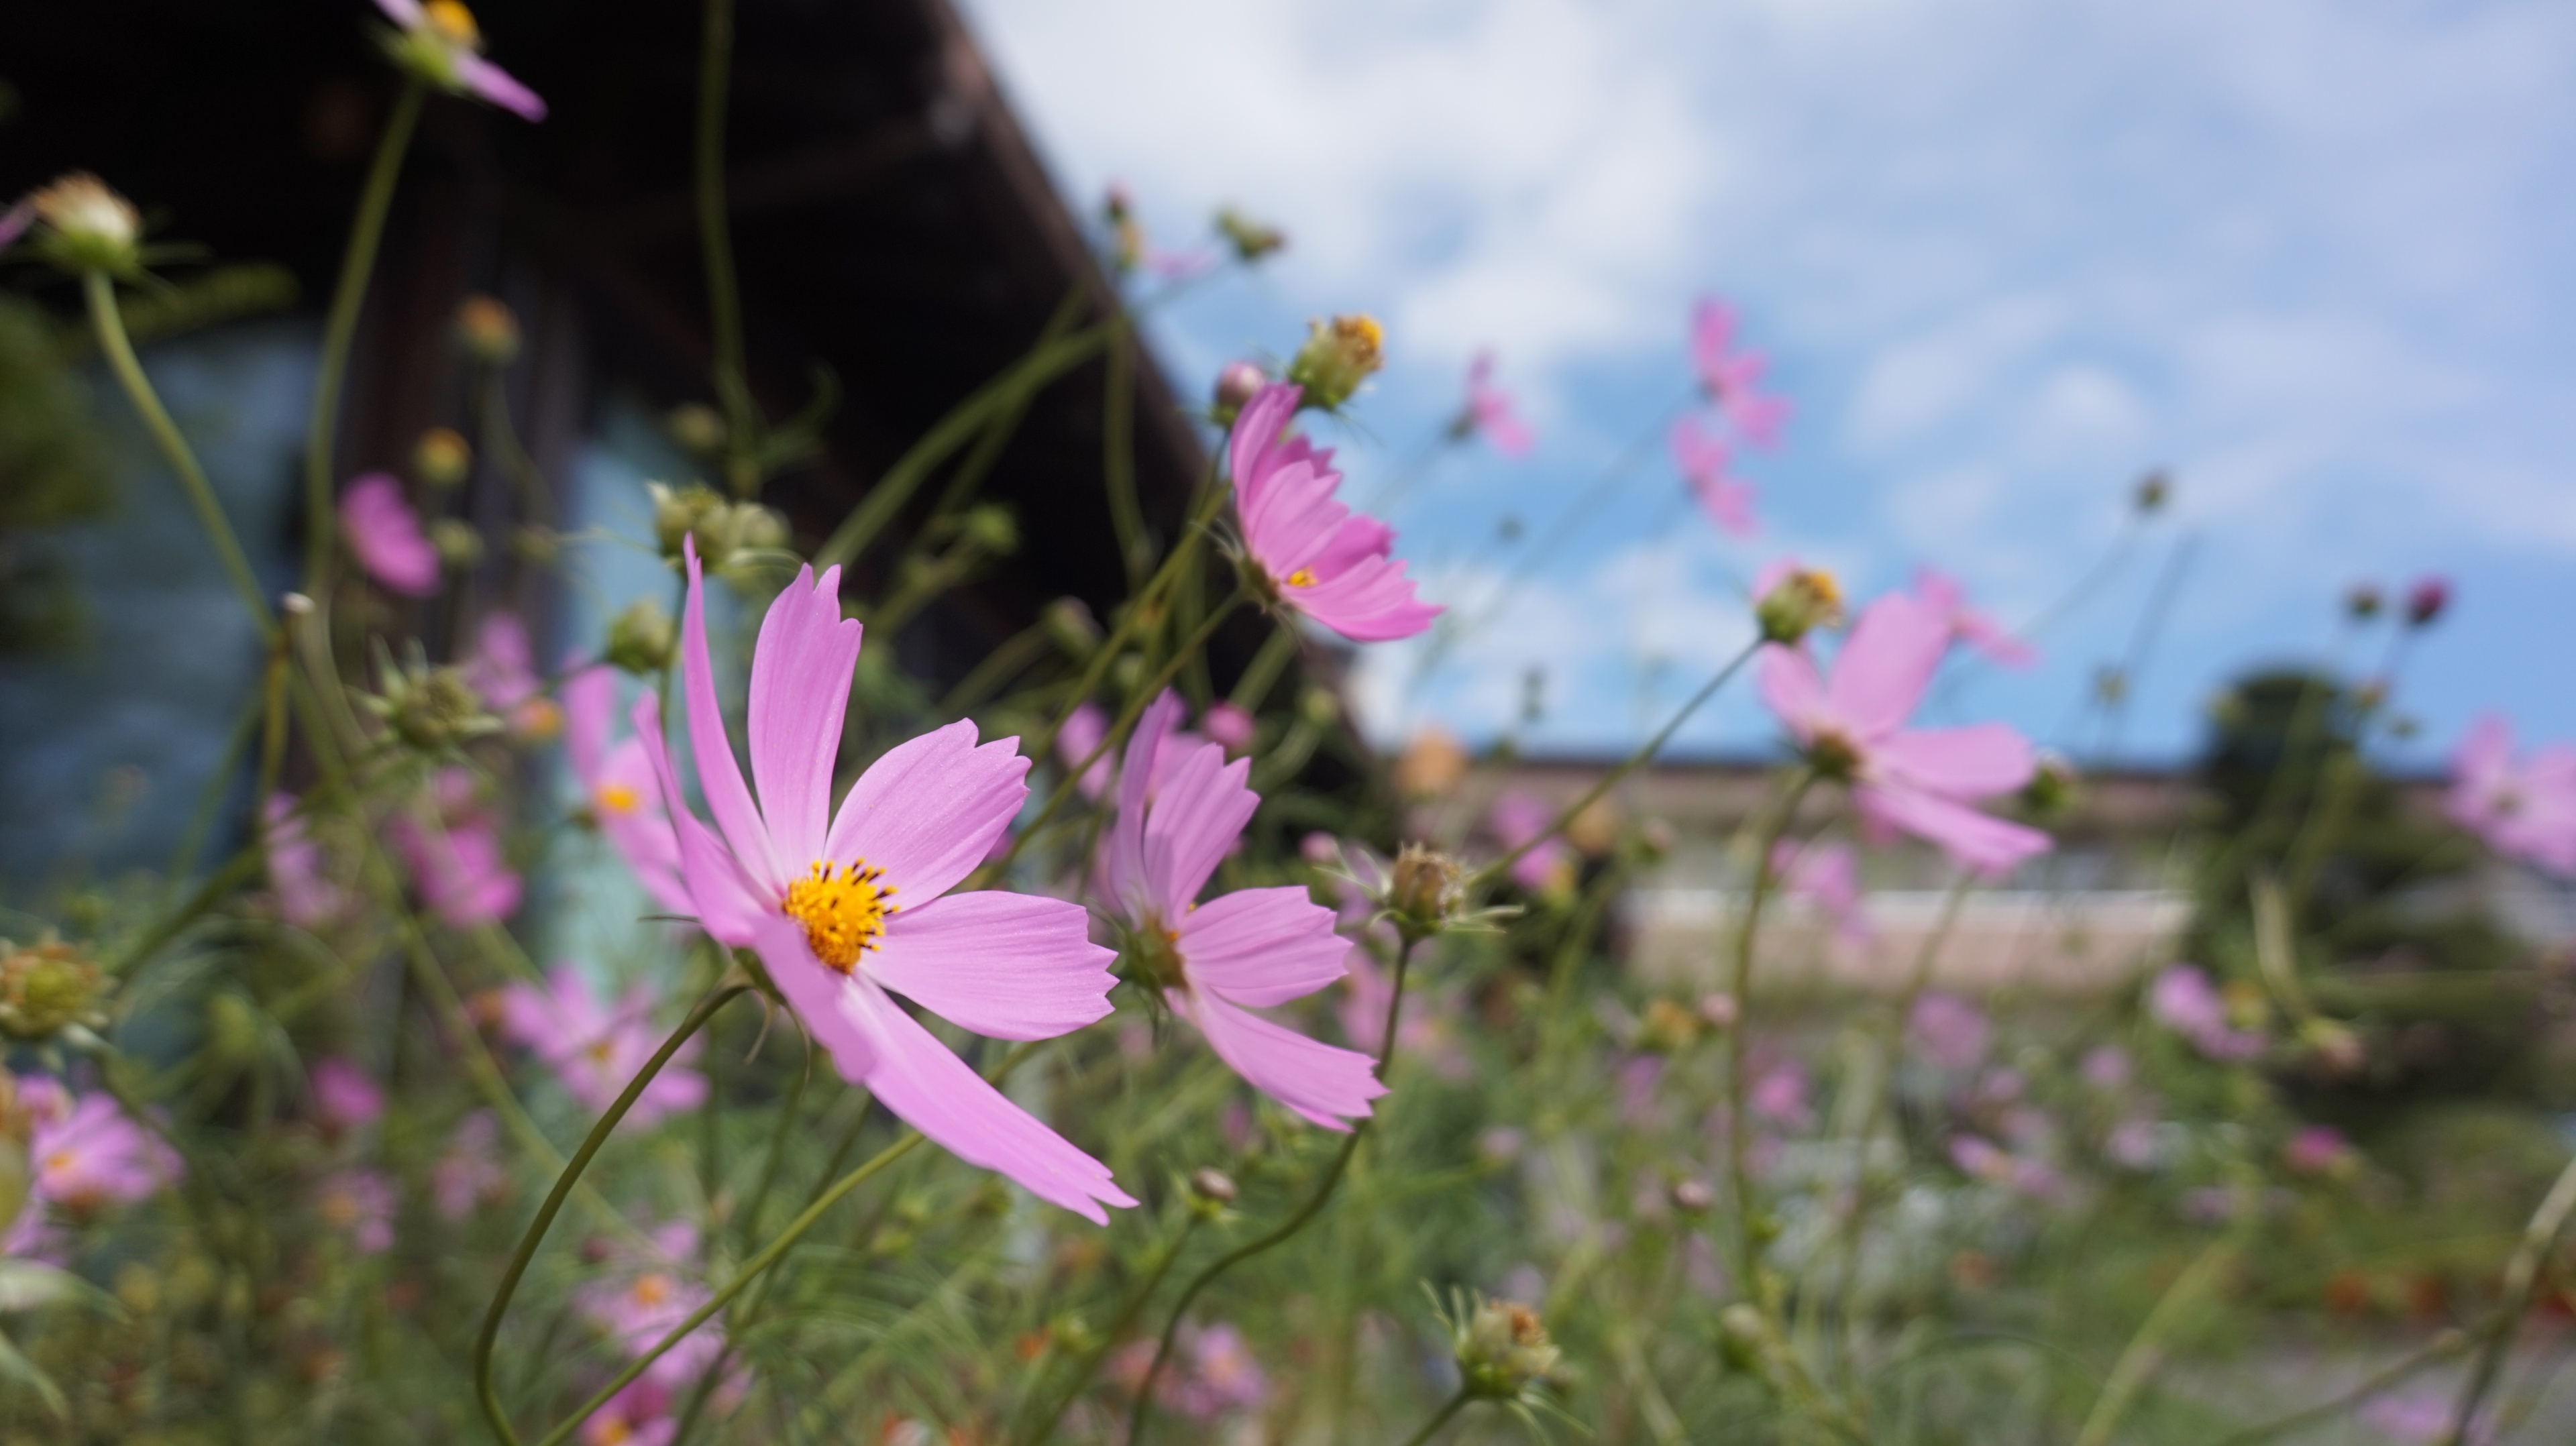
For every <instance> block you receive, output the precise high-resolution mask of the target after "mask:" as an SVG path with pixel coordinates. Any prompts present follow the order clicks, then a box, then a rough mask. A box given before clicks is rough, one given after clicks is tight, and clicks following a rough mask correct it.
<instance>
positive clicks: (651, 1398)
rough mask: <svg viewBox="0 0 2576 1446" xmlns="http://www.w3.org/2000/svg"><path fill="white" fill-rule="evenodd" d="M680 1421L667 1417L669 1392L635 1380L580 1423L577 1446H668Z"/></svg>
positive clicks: (653, 1383) (650, 1382)
mask: <svg viewBox="0 0 2576 1446" xmlns="http://www.w3.org/2000/svg"><path fill="white" fill-rule="evenodd" d="M679 1434H680V1419H679V1418H678V1417H677V1416H674V1415H672V1414H671V1388H670V1387H669V1386H668V1385H665V1384H664V1383H662V1382H661V1381H657V1380H655V1379H654V1378H653V1377H652V1376H651V1375H643V1376H638V1377H637V1378H635V1379H634V1380H632V1381H629V1382H628V1383H627V1384H626V1388H625V1389H624V1390H622V1391H619V1392H618V1393H617V1394H616V1395H614V1396H611V1397H609V1398H608V1404H607V1405H604V1406H602V1407H600V1408H599V1414H597V1415H595V1416H593V1417H591V1418H590V1419H589V1420H587V1421H584V1422H582V1423H581V1431H580V1433H579V1436H578V1438H577V1439H578V1440H580V1442H581V1446H671V1440H672V1438H673V1437H676V1436H678V1435H679Z"/></svg>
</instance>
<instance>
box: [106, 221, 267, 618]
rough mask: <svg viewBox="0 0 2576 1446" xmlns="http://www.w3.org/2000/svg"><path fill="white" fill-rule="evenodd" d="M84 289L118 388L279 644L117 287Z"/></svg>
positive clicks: (262, 597)
mask: <svg viewBox="0 0 2576 1446" xmlns="http://www.w3.org/2000/svg"><path fill="white" fill-rule="evenodd" d="M81 290H82V292H83V293H84V294H86V295H87V296H88V298H89V319H90V325H91V326H92V327H93V328H94V329H95V330H96V331H97V332H98V346H99V350H100V351H101V352H103V353H105V354H106V356H107V364H108V368H109V370H111V371H113V372H115V373H116V380H117V383H118V384H119V385H121V386H122V387H124V388H125V397H126V400H127V401H130V402H132V403H133V404H134V410H135V411H136V412H137V413H140V414H141V415H142V418H143V425H144V426H145V427H146V428H147V429H149V430H150V431H151V433H152V440H153V441H154V442H156V443H158V444H159V445H160V448H161V455H162V456H163V457H164V458H166V459H168V461H169V463H170V468H171V470H172V471H174V472H177V473H178V474H179V485H180V487H181V488H182V489H183V490H184V491H186V493H187V494H188V505H189V506H190V507H192V508H194V509H195V510H196V513H197V522H198V525H200V526H202V527H204V528H205V529H206V540H207V541H209V542H211V543H213V544H214V547H215V556H216V557H217V558H219V559H221V560H222V562H223V565H224V573H225V575H226V576H227V577H228V578H230V580H231V582H232V585H233V590H234V591H235V592H238V593H240V594H241V600H242V606H244V607H246V608H248V609H250V616H251V621H252V622H254V623H256V624H258V625H259V636H260V641H261V642H263V643H267V644H271V645H274V644H275V642H276V640H277V614H276V613H275V612H274V611H272V610H271V609H270V607H269V605H268V597H267V595H266V594H265V593H263V592H261V590H260V586H259V574H258V573H256V572H254V571H252V570H251V565H250V558H249V557H248V556H247V555H245V554H244V553H243V552H242V545H241V539H239V538H237V537H235V536H234V535H233V525H232V523H231V522H230V521H229V520H228V519H226V518H225V516H224V504H223V502H222V500H221V499H219V498H217V497H216V496H215V489H214V484H212V483H210V482H208V481H207V480H206V469H205V468H203V467H200V466H198V465H197V454H196V453H195V452H194V451H192V450H190V449H189V446H188V439H187V438H186V437H183V436H181V435H180V434H179V426H178V424H177V423H176V422H173V421H171V420H170V413H169V410H168V409H167V408H165V407H163V406H162V405H161V396H160V394H159V393H158V392H155V391H154V390H152V380H151V378H149V377H146V376H145V375H144V374H143V363H141V362H139V361H137V360H135V357H134V343H133V342H132V341H131V340H130V339H128V338H127V336H126V334H125V318H124V317H123V316H122V315H121V314H119V313H118V311H117V309H116V283H115V282H114V281H112V280H110V279H109V277H108V274H107V273H106V272H104V271H85V272H82V273H81Z"/></svg>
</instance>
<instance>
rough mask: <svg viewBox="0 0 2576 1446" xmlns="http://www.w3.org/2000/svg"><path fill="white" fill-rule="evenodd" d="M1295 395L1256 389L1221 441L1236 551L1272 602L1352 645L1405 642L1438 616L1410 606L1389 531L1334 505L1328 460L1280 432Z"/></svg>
mask: <svg viewBox="0 0 2576 1446" xmlns="http://www.w3.org/2000/svg"><path fill="white" fill-rule="evenodd" d="M1301 395H1303V393H1302V392H1301V390H1300V389H1299V388H1297V387H1295V386H1293V385H1290V384H1288V383H1284V382H1277V383H1272V384H1271V385H1269V386H1265V387H1263V388H1262V389H1261V392H1260V394H1259V395H1257V396H1255V397H1254V398H1253V399H1252V404H1251V405H1250V406H1247V407H1245V408H1244V409H1243V415H1242V416H1240V417H1238V418H1236V419H1235V424H1234V435H1233V438H1232V441H1231V443H1230V447H1231V454H1230V455H1231V458H1232V465H1233V470H1234V505H1235V511H1236V514H1237V515H1238V516H1239V517H1240V518H1241V519H1242V523H1243V545H1244V549H1245V551H1246V552H1248V553H1249V554H1250V555H1251V558H1252V561H1253V562H1254V563H1255V564H1256V565H1257V566H1259V567H1260V569H1261V571H1262V573H1263V575H1264V576H1265V577H1267V578H1268V579H1269V582H1270V586H1271V588H1272V590H1273V591H1274V592H1276V593H1277V595H1278V597H1279V599H1280V601H1281V602H1283V603H1285V604H1286V605H1287V606H1289V607H1290V608H1293V609H1295V610H1296V611H1297V612H1300V613H1302V614H1304V615H1305V616H1307V617H1309V618H1312V619H1314V620H1315V621H1316V622H1318V623H1321V624H1322V625H1323V626H1325V627H1327V628H1330V629H1332V630H1333V631H1334V632H1337V633H1339V634H1341V635H1342V636H1343V637H1346V638H1348V639H1350V640H1351V641H1352V642H1355V643H1383V642H1390V641H1393V640H1394V639H1397V638H1409V637H1412V636H1413V635H1414V634H1416V633H1418V632H1421V631H1422V630H1423V629H1425V628H1428V627H1430V626H1431V620H1432V619H1433V618H1436V617H1438V616H1440V612H1441V610H1440V609H1439V608H1437V607H1434V606H1432V605H1430V604H1428V603H1425V602H1422V601H1419V600H1418V599H1416V598H1415V597H1414V594H1413V583H1412V582H1411V581H1410V580H1408V579H1407V578H1406V577H1405V575H1404V564H1403V563H1400V562H1397V561H1395V560H1394V558H1393V557H1392V556H1391V554H1392V553H1393V552H1394V550H1395V532H1394V530H1393V529H1392V528H1389V527H1388V526H1387V525H1386V524H1385V523H1383V522H1380V521H1378V520H1377V519H1376V518H1374V517H1368V516H1364V515H1361V514H1359V513H1355V512H1353V511H1351V509H1350V508H1349V507H1347V506H1345V505H1343V504H1342V503H1340V502H1338V501H1336V500H1334V497H1333V493H1334V491H1335V490H1336V489H1337V488H1339V487H1340V486H1341V485H1342V474H1341V473H1339V472H1336V471H1334V470H1333V466H1332V460H1333V454H1332V453H1331V452H1330V451H1322V452H1318V451H1316V450H1315V449H1314V447H1313V446H1312V445H1311V444H1310V443H1308V442H1307V440H1306V439H1305V438H1303V437H1292V436H1289V435H1287V429H1288V423H1289V421H1290V420H1291V419H1292V418H1294V417H1295V416H1296V414H1297V399H1298V398H1299V397H1300V396H1301Z"/></svg>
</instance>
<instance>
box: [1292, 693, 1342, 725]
mask: <svg viewBox="0 0 2576 1446" xmlns="http://www.w3.org/2000/svg"><path fill="white" fill-rule="evenodd" d="M1297 712H1298V713H1299V714H1300V715H1301V716H1303V717H1304V718H1305V720H1306V721H1307V722H1309V723H1312V724H1313V725H1315V726H1316V727H1318V728H1330V727H1332V726H1333V724H1335V723H1336V722H1339V721H1340V719H1341V716H1342V700H1341V699H1339V698H1337V697H1335V696H1333V690H1332V689H1330V688H1308V689H1307V690H1306V691H1305V692H1303V693H1300V694H1298V695H1297Z"/></svg>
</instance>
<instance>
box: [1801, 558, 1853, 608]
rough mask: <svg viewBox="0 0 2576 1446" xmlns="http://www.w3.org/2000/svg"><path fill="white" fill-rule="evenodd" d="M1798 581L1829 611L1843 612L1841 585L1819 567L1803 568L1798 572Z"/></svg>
mask: <svg viewBox="0 0 2576 1446" xmlns="http://www.w3.org/2000/svg"><path fill="white" fill-rule="evenodd" d="M1798 580H1799V581H1800V582H1802V583H1805V584H1806V586H1807V590H1808V591H1809V592H1811V593H1813V594H1814V595H1815V597H1816V600H1817V601H1818V602H1821V603H1823V604H1824V605H1825V607H1826V608H1827V609H1828V610H1829V611H1831V612H1835V613H1840V612H1841V611H1842V610H1843V585H1842V584H1841V583H1839V582H1836V581H1835V580H1834V575H1833V574H1832V573H1830V572H1827V571H1825V570H1824V569H1823V568H1821V567H1810V568H1804V569H1801V570H1800V571H1799V573H1798Z"/></svg>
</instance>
